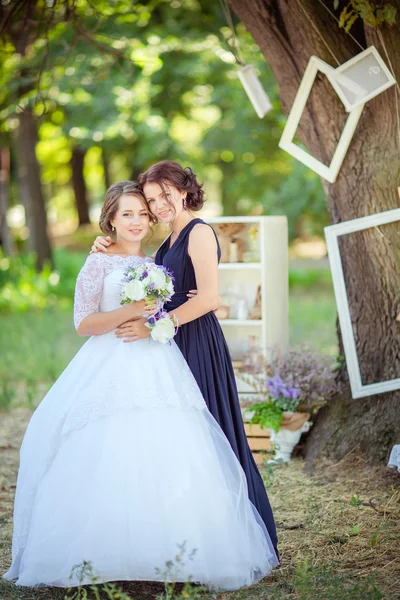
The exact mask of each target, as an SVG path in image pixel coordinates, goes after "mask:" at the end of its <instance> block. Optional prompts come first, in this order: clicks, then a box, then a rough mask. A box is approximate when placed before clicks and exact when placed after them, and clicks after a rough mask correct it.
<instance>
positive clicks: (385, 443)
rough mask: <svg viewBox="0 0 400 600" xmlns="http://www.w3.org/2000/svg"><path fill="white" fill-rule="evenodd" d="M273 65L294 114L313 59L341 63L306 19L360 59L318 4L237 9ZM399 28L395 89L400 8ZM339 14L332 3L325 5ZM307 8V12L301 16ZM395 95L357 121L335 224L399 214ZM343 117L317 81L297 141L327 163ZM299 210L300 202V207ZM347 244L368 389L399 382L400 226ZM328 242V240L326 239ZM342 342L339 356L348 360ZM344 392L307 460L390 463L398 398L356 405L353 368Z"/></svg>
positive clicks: (346, 239) (332, 192)
mask: <svg viewBox="0 0 400 600" xmlns="http://www.w3.org/2000/svg"><path fill="white" fill-rule="evenodd" d="M229 3H230V4H231V6H232V8H233V9H234V11H235V12H236V14H237V15H238V17H239V18H240V19H241V20H242V21H243V23H244V24H245V26H246V28H247V29H248V30H249V31H250V33H251V34H252V35H253V37H254V39H255V41H256V42H257V44H258V45H259V46H260V48H261V51H262V52H263V54H264V56H265V57H266V59H267V61H268V63H269V65H270V67H271V69H272V71H273V72H274V74H275V77H276V80H277V82H278V85H279V88H280V94H281V99H282V104H283V108H284V111H285V112H286V113H288V112H289V110H290V108H291V106H292V104H293V101H294V98H295V95H296V93H297V89H298V87H299V84H300V81H301V78H302V76H303V73H304V70H305V68H306V66H307V63H308V60H309V58H310V57H311V56H312V55H317V56H318V57H320V58H321V59H323V60H325V61H326V62H328V63H330V64H331V65H332V66H334V67H336V66H337V63H336V61H335V60H334V59H333V57H332V54H331V53H330V52H329V51H328V49H327V47H326V45H325V44H324V42H323V41H322V40H321V38H320V36H319V34H318V33H317V32H316V30H315V29H314V28H313V26H312V25H311V24H310V21H309V19H308V18H307V16H306V14H305V13H307V15H308V17H309V18H310V19H311V20H312V21H313V23H314V25H315V26H316V28H317V29H318V31H319V32H320V34H321V35H322V36H323V38H324V40H325V42H326V43H327V44H328V45H329V47H330V49H331V50H332V51H333V54H334V55H335V57H336V58H337V59H338V61H339V62H340V63H343V62H345V61H347V60H348V59H349V58H351V57H352V56H354V55H356V54H358V53H359V52H361V49H360V48H359V47H358V46H357V45H356V44H355V43H354V42H353V40H352V38H351V37H350V36H349V35H347V34H346V33H345V31H344V30H343V29H339V27H338V25H337V23H336V21H335V20H334V18H333V17H332V16H331V15H330V14H329V12H328V11H326V10H325V9H324V7H323V6H322V5H321V3H320V2H316V1H312V0H301V2H289V1H288V0H229ZM391 4H392V5H396V6H397V7H398V16H397V24H395V25H394V26H392V27H389V26H387V25H382V26H381V27H380V29H379V31H380V33H381V35H382V37H383V39H384V44H385V47H386V49H387V52H388V54H389V57H390V60H391V63H392V66H393V69H394V71H395V76H396V78H397V81H400V26H399V20H400V16H399V13H400V10H399V9H400V2H399V0H391ZM325 5H326V6H327V7H328V8H329V9H330V10H332V3H330V2H328V1H327V0H325ZM302 7H303V9H304V10H303V9H302ZM353 29H354V31H353V30H352V33H353V34H354V35H355V36H356V37H357V39H358V41H359V42H360V43H361V45H362V46H363V47H364V48H365V47H368V46H371V45H375V46H376V48H377V49H378V51H379V53H380V54H381V56H382V57H383V58H384V60H385V62H386V63H388V61H387V57H386V54H385V50H384V48H383V46H382V44H381V42H380V38H379V35H378V32H377V30H376V29H372V28H367V27H364V26H363V24H362V22H361V21H359V22H358V23H357V25H356V26H355V27H354V28H353ZM396 115H397V112H396V91H395V87H392V88H391V89H389V90H386V91H385V92H383V93H382V94H380V95H379V96H377V97H376V98H375V99H373V100H371V101H369V102H368V103H367V104H366V105H365V108H364V112H363V114H362V116H361V119H360V121H359V124H358V127H357V130H356V133H355V135H354V137H353V140H352V142H351V144H350V147H349V150H348V153H347V155H346V158H345V160H344V163H343V166H342V169H341V171H340V173H339V176H338V178H337V180H336V182H335V183H334V184H329V183H328V182H326V181H325V180H323V185H324V188H325V191H326V197H327V204H328V209H329V213H330V216H331V220H332V223H339V222H342V221H347V220H351V219H356V218H358V217H363V216H366V215H372V214H375V213H379V212H383V211H386V210H390V209H393V208H397V207H398V205H399V198H398V193H397V187H398V186H399V185H400V161H399V150H400V148H399V139H398V136H397V132H396V127H397V125H396V118H397V117H396ZM344 121H345V114H344V109H343V106H342V104H341V102H340V101H339V99H338V97H337V96H336V94H335V92H334V91H333V89H332V87H331V86H330V84H329V82H328V80H327V79H326V77H325V76H322V75H319V76H318V77H317V79H316V81H315V84H314V87H313V91H312V93H311V95H310V98H309V101H308V103H307V106H306V110H305V112H304V115H303V117H302V119H301V122H300V125H299V129H298V132H297V135H298V137H299V138H300V140H301V141H302V142H303V143H304V144H305V146H306V147H307V149H308V150H309V151H310V152H311V153H312V154H313V155H314V156H316V157H317V158H318V159H319V160H322V161H323V162H324V163H325V164H329V162H330V159H331V157H332V155H333V152H334V149H335V146H336V144H337V142H338V140H339V137H340V134H341V131H342V128H343V123H344ZM293 201H294V202H295V201H296V199H295V198H294V199H293ZM380 229H381V232H382V233H383V234H384V236H385V237H382V235H381V233H380V231H378V230H377V229H376V228H372V229H368V230H366V231H363V232H357V233H356V234H351V235H347V236H343V237H342V238H341V239H340V251H341V257H342V262H343V269H344V274H345V280H346V287H347V294H348V299H349V305H350V312H351V318H352V323H353V327H354V333H355V341H356V348H357V353H358V359H359V363H360V370H361V375H362V382H363V384H364V385H365V384H368V383H373V382H379V381H385V380H390V379H395V378H398V377H400V347H399V332H398V328H397V327H396V321H395V319H396V315H397V314H398V313H399V312H400V300H399V292H398V290H399V284H400V281H399V274H398V264H399V261H398V258H399V257H398V248H399V245H400V244H399V235H398V234H396V231H398V227H397V229H396V224H392V225H386V226H384V227H382V228H380ZM321 233H322V232H321ZM338 334H339V347H340V353H341V354H343V347H342V341H341V336H340V330H339V327H338ZM338 384H339V390H340V393H339V394H338V395H337V397H335V398H334V399H333V400H332V402H330V403H329V405H327V406H326V407H325V408H324V409H323V410H322V411H321V412H320V413H319V415H318V417H317V420H316V423H315V425H314V427H313V428H312V431H311V433H310V435H309V437H308V439H307V443H306V458H308V459H310V460H313V459H315V458H317V457H318V456H320V455H321V454H325V455H328V456H330V457H332V458H337V459H340V458H341V457H343V456H344V455H346V454H347V453H348V452H351V451H352V450H353V449H354V448H358V449H359V450H360V451H361V452H362V453H363V454H364V455H366V456H367V457H368V458H369V459H371V460H372V461H376V462H378V461H386V460H387V457H388V453H389V451H390V448H391V446H392V445H393V444H394V443H399V440H400V419H399V412H398V411H399V408H398V407H399V399H400V392H399V391H396V392H392V393H387V394H377V395H375V396H370V397H368V398H361V399H357V400H353V399H352V398H351V393H350V387H349V383H348V374H347V370H346V365H345V364H344V365H343V368H342V369H341V371H340V372H339V374H338Z"/></svg>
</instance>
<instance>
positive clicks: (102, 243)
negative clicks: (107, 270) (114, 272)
mask: <svg viewBox="0 0 400 600" xmlns="http://www.w3.org/2000/svg"><path fill="white" fill-rule="evenodd" d="M113 243H114V242H113V241H112V239H111V238H110V236H109V235H108V236H107V237H104V235H98V236H97V238H96V239H95V240H94V242H93V246H92V248H91V250H90V252H89V254H96V252H107V246H110V245H111V244H113Z"/></svg>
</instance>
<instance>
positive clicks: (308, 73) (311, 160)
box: [279, 56, 364, 183]
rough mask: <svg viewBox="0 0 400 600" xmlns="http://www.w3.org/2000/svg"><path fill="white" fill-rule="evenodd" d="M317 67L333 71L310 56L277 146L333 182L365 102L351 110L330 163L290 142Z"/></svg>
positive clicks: (328, 71) (315, 57)
mask: <svg viewBox="0 0 400 600" xmlns="http://www.w3.org/2000/svg"><path fill="white" fill-rule="evenodd" d="M318 71H321V72H322V73H324V74H325V75H326V76H329V75H330V74H331V73H332V71H334V68H333V67H331V66H330V65H328V64H327V63H326V62H325V61H323V60H321V59H320V58H318V57H317V56H312V57H311V58H310V60H309V62H308V65H307V68H306V70H305V72H304V76H303V79H302V81H301V84H300V87H299V89H298V92H297V94H296V98H295V100H294V103H293V106H292V109H291V111H290V113H289V116H288V119H287V121H286V125H285V128H284V130H283V133H282V136H281V139H280V141H279V147H280V148H282V150H285V152H288V154H291V155H292V156H293V157H294V158H296V159H297V160H298V161H300V162H301V163H303V164H304V165H306V166H307V167H309V168H310V169H312V170H313V171H315V172H316V173H318V175H320V176H321V177H323V178H324V179H326V180H327V181H329V182H330V183H334V182H335V181H336V179H337V176H338V173H339V171H340V167H341V166H342V164H343V161H344V158H345V156H346V153H347V150H348V148H349V145H350V142H351V140H352V137H353V135H354V131H355V129H356V127H357V124H358V121H359V120H360V117H361V113H362V111H363V108H364V104H361V105H360V106H357V107H356V108H355V109H354V110H352V111H351V112H350V114H349V117H348V118H347V121H346V124H345V126H344V129H343V132H342V135H341V136H340V140H339V142H338V145H337V146H336V150H335V153H334V155H333V157H332V161H331V163H330V165H329V166H327V165H325V164H324V163H323V162H321V161H320V160H318V159H316V158H315V157H314V156H312V155H311V154H309V153H308V152H306V151H305V150H303V149H302V148H300V147H299V146H297V145H296V144H295V143H294V142H293V138H294V136H295V134H296V130H297V127H298V125H299V123H300V119H301V116H302V114H303V111H304V108H305V106H306V103H307V100H308V97H309V95H310V92H311V89H312V86H313V84H314V81H315V78H316V76H317V73H318Z"/></svg>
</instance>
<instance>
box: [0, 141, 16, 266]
mask: <svg viewBox="0 0 400 600" xmlns="http://www.w3.org/2000/svg"><path fill="white" fill-rule="evenodd" d="M9 187H10V149H9V148H0V244H1V247H2V249H3V252H4V254H5V255H6V256H10V255H11V254H13V253H14V244H13V239H12V235H11V232H10V229H9V227H8V225H7V210H8V208H9Z"/></svg>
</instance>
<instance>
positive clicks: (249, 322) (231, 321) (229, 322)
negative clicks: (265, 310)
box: [218, 319, 262, 326]
mask: <svg viewBox="0 0 400 600" xmlns="http://www.w3.org/2000/svg"><path fill="white" fill-rule="evenodd" d="M218 320H219V322H220V324H221V325H236V326H237V325H262V320H261V319H246V320H243V321H240V320H239V319H218Z"/></svg>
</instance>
